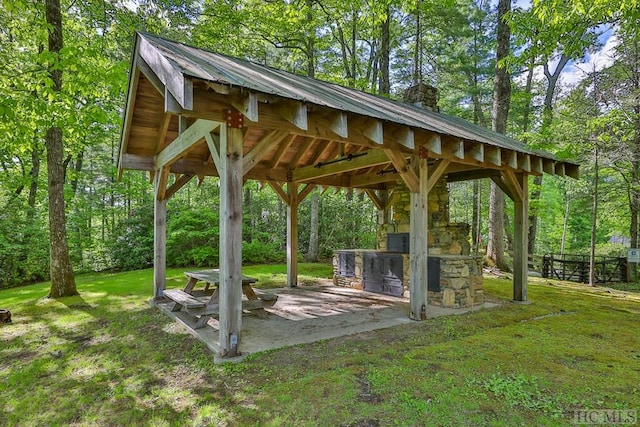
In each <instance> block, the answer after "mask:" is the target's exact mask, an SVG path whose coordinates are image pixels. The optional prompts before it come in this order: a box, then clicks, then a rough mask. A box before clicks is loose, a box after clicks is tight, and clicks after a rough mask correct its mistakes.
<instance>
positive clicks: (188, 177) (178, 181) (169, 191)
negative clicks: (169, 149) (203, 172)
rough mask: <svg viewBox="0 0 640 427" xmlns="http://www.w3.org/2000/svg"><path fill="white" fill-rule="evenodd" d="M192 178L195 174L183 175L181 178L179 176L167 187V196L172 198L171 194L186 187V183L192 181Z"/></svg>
mask: <svg viewBox="0 0 640 427" xmlns="http://www.w3.org/2000/svg"><path fill="white" fill-rule="evenodd" d="M191 178H193V175H182V176H180V177H179V178H177V179H176V180H175V182H174V183H173V184H171V186H170V187H169V188H167V191H166V193H165V198H166V199H170V198H171V196H173V195H174V194H176V191H178V190H179V189H181V188H182V187H184V185H185V184H186V183H188V182H189V181H191Z"/></svg>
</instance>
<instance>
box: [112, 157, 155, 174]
mask: <svg viewBox="0 0 640 427" xmlns="http://www.w3.org/2000/svg"><path fill="white" fill-rule="evenodd" d="M119 166H120V167H121V168H122V169H131V170H140V171H153V170H154V166H155V165H154V161H153V157H147V156H139V155H137V154H127V153H124V154H123V155H122V157H121V158H120V162H119Z"/></svg>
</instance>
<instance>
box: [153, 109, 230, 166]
mask: <svg viewBox="0 0 640 427" xmlns="http://www.w3.org/2000/svg"><path fill="white" fill-rule="evenodd" d="M219 126H220V123H219V122H213V121H209V120H203V119H199V120H196V122H195V123H194V124H192V125H191V126H189V128H188V129H187V130H185V131H184V132H183V133H182V134H180V135H179V136H178V137H177V138H176V139H174V140H173V141H172V142H171V144H169V145H167V146H166V147H165V148H164V149H163V150H162V151H161V152H160V153H158V155H157V156H156V169H160V168H163V167H165V166H168V165H170V164H171V163H173V162H175V161H176V160H178V159H179V158H180V157H181V156H183V155H184V154H185V153H186V152H187V151H189V149H191V148H192V147H193V146H194V145H195V144H196V143H198V142H199V141H200V140H201V139H202V138H204V136H205V134H207V133H209V132H211V131H212V130H214V129H215V128H217V127H219Z"/></svg>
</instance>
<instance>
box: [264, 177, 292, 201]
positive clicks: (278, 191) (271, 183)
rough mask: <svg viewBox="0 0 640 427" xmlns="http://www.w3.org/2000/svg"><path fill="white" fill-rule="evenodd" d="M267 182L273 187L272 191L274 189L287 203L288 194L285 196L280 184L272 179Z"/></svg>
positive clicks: (285, 193)
mask: <svg viewBox="0 0 640 427" xmlns="http://www.w3.org/2000/svg"><path fill="white" fill-rule="evenodd" d="M267 183H268V184H269V186H270V187H271V188H273V191H275V192H276V194H277V195H278V196H280V199H281V200H282V201H283V202H284V203H285V204H287V203H289V196H287V192H286V191H285V190H284V189H283V188H282V185H280V184H279V183H276V182H273V181H268V182H267Z"/></svg>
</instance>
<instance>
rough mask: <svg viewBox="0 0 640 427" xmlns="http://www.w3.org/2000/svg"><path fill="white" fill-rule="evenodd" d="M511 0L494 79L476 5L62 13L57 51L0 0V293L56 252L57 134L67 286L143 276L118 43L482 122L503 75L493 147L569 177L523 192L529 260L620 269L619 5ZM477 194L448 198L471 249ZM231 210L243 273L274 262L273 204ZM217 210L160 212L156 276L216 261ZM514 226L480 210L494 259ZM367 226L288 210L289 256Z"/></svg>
mask: <svg viewBox="0 0 640 427" xmlns="http://www.w3.org/2000/svg"><path fill="white" fill-rule="evenodd" d="M57 1H58V0H54V1H53V3H55V2H57ZM521 3H522V2H516V3H515V4H513V5H512V8H511V10H510V12H509V13H508V14H507V16H506V22H507V24H508V27H509V29H510V31H511V37H510V52H511V53H510V55H509V56H508V57H507V58H506V59H505V60H504V61H501V62H500V63H499V64H496V54H495V51H496V39H497V35H496V31H497V23H498V19H497V4H496V2H491V1H485V0H444V1H440V0H415V1H411V2H407V1H397V0H384V1H374V0H349V1H335V0H291V1H289V0H287V1H258V0H185V1H179V0H155V1H154V0H137V1H131V0H124V1H113V0H100V1H96V0H90V1H83V2H76V1H67V0H62V2H61V4H60V11H61V22H59V25H60V28H61V29H62V33H61V34H62V37H63V40H64V44H61V45H60V47H59V48H56V49H52V45H51V34H52V28H53V27H55V26H56V24H55V23H54V24H52V23H51V22H52V21H51V19H50V18H51V15H49V16H47V15H48V12H49V11H50V10H51V9H50V6H51V4H52V0H47V1H46V4H45V1H28V0H17V1H1V2H0V288H6V287H11V286H15V285H17V284H24V283H29V282H33V281H40V280H46V279H48V278H49V274H50V255H49V252H50V247H51V246H53V247H54V248H56V247H57V246H56V244H55V242H54V244H53V245H51V240H50V237H49V236H50V230H49V220H48V219H49V205H50V203H49V202H50V198H51V196H50V194H52V193H50V192H48V189H49V190H50V189H51V188H52V186H53V185H54V184H55V182H52V179H51V174H50V173H49V174H48V173H47V168H48V166H50V165H49V164H47V151H48V150H47V149H48V148H50V147H49V146H48V144H49V143H50V137H51V129H61V140H62V141H64V146H63V150H64V151H63V152H62V154H63V155H62V158H61V159H60V162H59V163H61V166H62V172H63V179H62V180H63V181H64V187H63V191H64V201H65V213H66V227H67V236H68V248H69V249H68V252H69V255H70V260H71V263H72V265H73V269H74V271H76V272H82V271H101V270H106V269H138V268H144V267H147V266H149V265H150V264H151V263H152V261H153V190H152V185H151V184H150V183H149V177H148V176H145V175H144V174H141V173H133V172H127V173H125V174H124V175H123V177H122V180H118V176H117V158H118V150H119V142H120V131H121V124H122V111H123V108H124V103H125V97H126V88H127V79H128V71H129V66H130V55H131V51H132V42H133V34H134V31H136V30H141V31H146V32H149V33H153V34H157V35H161V36H163V37H167V38H170V39H173V40H178V41H182V42H185V43H188V44H192V45H195V46H198V47H202V48H206V49H210V50H213V51H216V52H220V53H225V54H229V55H232V56H237V57H241V58H245V59H249V60H252V61H255V62H258V63H261V64H266V65H269V66H272V67H277V68H281V69H285V70H288V71H292V72H296V73H300V74H306V75H309V76H312V77H316V78H319V79H322V80H327V81H332V82H336V83H339V84H342V85H345V86H348V87H353V88H356V89H359V90H363V91H367V92H371V93H377V94H380V96H389V97H392V98H401V96H402V92H403V91H404V90H405V89H406V88H407V87H409V86H410V85H412V84H415V83H417V82H424V83H428V84H431V85H434V86H436V87H438V88H439V90H440V99H439V107H440V111H441V112H443V113H446V114H450V115H455V116H459V117H463V118H465V119H467V120H469V121H471V122H474V123H476V124H478V125H480V126H485V127H491V116H492V103H493V96H494V92H493V87H494V77H495V72H496V66H498V67H500V66H504V67H506V68H507V69H508V71H509V76H510V79H511V97H510V109H509V117H508V126H507V133H508V134H509V135H511V136H513V137H515V138H517V139H519V140H521V141H523V142H525V143H527V144H529V145H530V146H532V147H533V148H541V149H545V150H548V151H551V152H553V153H555V154H556V155H557V156H558V157H559V158H562V159H571V160H574V161H576V162H579V163H580V164H581V168H580V170H581V178H580V179H579V180H573V179H568V178H564V177H560V176H545V177H544V185H542V180H541V179H540V178H536V179H533V178H532V179H531V182H530V210H531V217H530V221H531V224H533V226H532V227H531V228H530V233H529V244H530V247H529V252H530V253H531V254H537V255H540V254H545V253H581V254H588V253H589V252H590V250H591V249H593V250H594V251H595V253H597V254H607V255H623V254H624V253H625V248H626V247H637V243H638V242H637V240H638V210H639V206H640V33H639V32H640V25H639V24H640V19H639V18H640V15H639V14H638V11H637V4H636V2H635V1H629V2H619V1H614V0H592V1H582V0H573V1H561V0H540V1H535V2H534V3H533V4H532V5H531V4H521ZM54 47H55V46H54ZM596 58H597V60H596ZM569 71H570V72H569ZM60 77H61V79H58V78H60ZM485 181H486V180H478V181H471V182H464V183H455V184H450V192H451V220H452V221H454V222H466V223H469V224H472V242H473V247H474V251H478V252H479V253H484V250H485V249H484V248H485V246H486V244H487V243H488V242H487V239H488V235H489V225H490V221H489V218H490V217H491V218H495V217H496V211H494V212H489V211H490V208H491V209H495V206H494V205H493V204H490V203H489V198H490V196H489V193H490V184H489V182H488V181H486V182H485ZM325 190H326V189H325ZM244 202H245V203H244V209H245V211H244V216H243V218H244V223H245V227H244V230H243V238H244V240H245V241H244V242H243V260H244V262H280V261H282V260H283V259H284V246H285V235H286V225H285V220H286V207H285V206H284V205H283V204H282V202H281V201H280V199H279V198H278V197H277V196H276V195H275V194H274V193H273V192H272V190H271V189H270V188H269V187H268V186H267V187H266V188H264V189H262V188H261V186H260V184H259V183H257V182H252V181H249V182H247V183H246V184H245V186H244ZM218 203H219V194H218V186H217V180H216V179H213V178H212V179H207V180H205V181H204V182H202V184H201V185H198V184H197V183H195V182H193V183H189V184H188V185H187V186H186V188H184V189H183V190H182V191H180V192H178V193H177V194H176V195H175V196H174V197H172V198H171V200H170V201H169V203H168V215H169V216H168V225H167V251H168V254H167V260H168V264H169V266H176V267H179V266H194V265H196V266H215V265H216V264H217V261H218ZM506 203H507V204H508V203H509V201H508V200H507V202H506ZM512 211H513V210H512V209H510V208H509V207H508V206H507V208H506V209H504V212H505V213H504V214H501V213H500V212H501V211H498V214H497V215H498V216H499V217H501V218H502V219H503V220H504V221H503V224H504V231H505V233H504V243H505V248H504V249H505V251H507V252H508V251H509V246H510V244H511V237H510V236H511V234H512V228H511V224H512V223H513V221H512V218H511V217H510V213H511V212H512ZM503 215H504V216H503ZM376 216H377V215H376V210H375V207H374V206H373V205H372V204H371V203H370V201H369V200H368V199H367V197H366V196H365V195H363V194H359V193H358V192H345V191H334V190H333V189H328V191H324V192H323V191H320V190H316V191H315V192H314V193H313V194H312V195H311V197H308V198H307V199H305V201H304V202H303V203H302V204H301V206H300V216H299V217H300V225H299V232H300V248H301V250H302V251H303V252H304V254H303V256H305V257H306V259H308V260H317V259H326V258H328V257H330V256H331V254H332V251H333V250H334V249H346V248H357V247H361V248H367V247H374V245H375V234H376ZM500 228H502V227H500ZM498 255H499V256H501V255H502V254H498Z"/></svg>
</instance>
